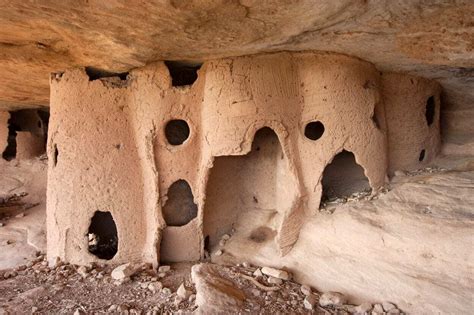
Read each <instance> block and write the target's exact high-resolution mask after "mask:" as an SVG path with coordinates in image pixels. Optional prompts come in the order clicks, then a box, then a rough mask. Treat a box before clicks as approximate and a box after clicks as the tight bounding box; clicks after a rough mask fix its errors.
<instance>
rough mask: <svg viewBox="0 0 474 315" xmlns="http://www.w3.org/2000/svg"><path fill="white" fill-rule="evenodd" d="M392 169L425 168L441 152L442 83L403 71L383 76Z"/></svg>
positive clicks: (390, 167)
mask: <svg viewBox="0 0 474 315" xmlns="http://www.w3.org/2000/svg"><path fill="white" fill-rule="evenodd" d="M382 83H383V94H384V103H385V114H386V118H387V128H388V142H389V150H388V154H389V161H390V163H389V171H390V172H393V171H395V170H412V169H419V168H423V167H425V166H426V165H427V164H428V163H429V162H430V161H431V160H432V159H433V158H434V157H435V156H436V155H437V153H438V152H439V150H440V146H441V133H440V86H439V84H437V83H436V82H434V81H431V80H427V79H424V78H419V77H414V76H410V75H406V74H400V73H384V74H383V75H382Z"/></svg>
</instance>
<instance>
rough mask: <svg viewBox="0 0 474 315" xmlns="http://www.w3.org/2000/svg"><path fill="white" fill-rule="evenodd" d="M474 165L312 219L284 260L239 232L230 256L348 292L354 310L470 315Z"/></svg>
mask: <svg viewBox="0 0 474 315" xmlns="http://www.w3.org/2000/svg"><path fill="white" fill-rule="evenodd" d="M473 166H474V163H473V161H472V158H470V159H468V160H466V163H465V164H464V163H463V166H462V167H461V168H460V170H461V169H464V171H460V170H454V171H449V172H445V173H437V174H420V175H418V176H414V177H404V178H402V179H400V182H397V183H392V185H393V186H394V189H393V190H392V191H390V192H389V193H387V194H386V195H382V196H380V198H379V199H378V200H376V201H373V202H359V203H351V204H350V203H347V204H345V205H343V206H341V207H340V208H339V209H336V211H335V212H334V213H333V214H332V215H326V214H319V215H315V216H313V217H311V218H308V220H307V221H306V223H305V225H304V226H303V228H302V230H301V233H300V237H299V239H298V241H297V243H296V244H295V246H294V248H293V249H292V251H291V252H290V253H289V254H288V255H287V256H285V257H283V258H276V255H275V254H274V252H275V251H276V248H275V247H274V245H272V243H265V244H256V243H255V242H252V241H251V240H249V239H248V234H246V233H245V232H246V231H243V233H242V234H240V231H239V230H237V232H236V233H235V234H234V235H233V236H232V240H233V241H232V242H231V243H229V244H228V245H227V246H226V247H225V250H226V252H228V253H229V255H234V256H236V257H238V259H239V260H240V261H250V262H251V263H253V264H258V265H268V264H273V265H275V266H276V267H286V268H288V269H289V270H290V271H291V272H292V273H293V275H294V278H295V279H296V281H301V282H304V283H308V284H311V285H312V286H313V287H314V288H315V289H317V290H319V291H337V292H341V293H343V294H344V295H346V296H347V297H348V298H349V300H350V301H351V303H358V302H364V301H368V300H370V301H379V302H380V303H381V302H383V301H387V300H388V301H392V302H394V303H395V304H396V305H397V306H398V308H400V309H401V310H404V311H405V312H407V313H413V314H424V313H431V314H434V313H441V314H444V313H456V314H469V313H470V312H471V309H472V307H471V304H470V302H469V301H470V300H471V297H472V284H473V276H472V272H471V270H472V268H473V261H472V250H471V248H470V247H472V246H471V244H473V242H474V237H473V234H472V233H471V231H472V229H473V228H474V224H473V221H472V215H473V208H472V205H473V204H474V194H473V193H472V192H473V191H474V184H473V183H474V169H473ZM276 261H278V264H275V262H276ZM413 301H418V304H416V305H415V304H414V303H413ZM387 305H388V304H387ZM374 309H375V308H374Z"/></svg>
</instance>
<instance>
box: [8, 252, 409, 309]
mask: <svg viewBox="0 0 474 315" xmlns="http://www.w3.org/2000/svg"><path fill="white" fill-rule="evenodd" d="M270 275H273V276H270ZM0 279H1V280H0V314H27V313H34V314H51V313H59V314H72V313H73V314H101V313H122V314H163V313H164V314H171V313H184V314H187V313H192V312H195V311H196V312H197V313H203V314H209V313H259V314H277V313H280V314H282V313H285V314H288V313H291V314H308V313H314V314H350V313H359V314H401V311H400V310H398V309H397V308H396V306H395V305H394V304H392V303H383V304H375V305H372V304H370V303H363V304H362V305H357V306H355V305H350V304H346V299H345V297H344V296H343V295H342V294H339V293H336V292H327V293H324V294H321V293H319V292H317V291H314V290H312V289H311V288H310V287H308V286H305V285H303V286H302V285H300V284H298V283H295V282H293V281H291V274H289V273H288V272H286V271H283V270H277V269H272V268H268V267H265V268H258V267H253V266H250V265H249V264H247V263H243V264H239V265H237V266H220V265H215V264H211V263H196V264H195V265H193V264H192V263H186V264H173V265H172V266H160V267H159V268H158V269H153V268H152V267H151V266H148V265H131V264H126V265H121V266H118V267H116V268H115V269H113V268H112V267H107V266H104V265H91V266H87V267H84V266H82V267H80V266H74V265H70V264H63V263H61V262H60V261H57V262H56V263H55V264H54V266H48V263H47V261H46V259H45V257H44V255H43V254H42V253H38V254H37V257H36V258H35V259H34V260H32V261H29V262H28V263H27V264H26V265H21V266H19V267H17V268H14V269H8V270H3V271H1V272H0Z"/></svg>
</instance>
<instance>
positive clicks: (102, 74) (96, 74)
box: [85, 67, 128, 81]
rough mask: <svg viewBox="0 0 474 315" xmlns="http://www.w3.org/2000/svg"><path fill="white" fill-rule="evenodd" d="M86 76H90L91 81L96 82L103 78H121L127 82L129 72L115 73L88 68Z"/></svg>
mask: <svg viewBox="0 0 474 315" xmlns="http://www.w3.org/2000/svg"><path fill="white" fill-rule="evenodd" d="M85 70H86V74H87V75H88V76H89V81H94V80H98V79H102V78H110V77H119V78H120V80H127V76H128V72H121V73H114V72H110V71H107V70H102V69H98V68H94V67H86V68H85Z"/></svg>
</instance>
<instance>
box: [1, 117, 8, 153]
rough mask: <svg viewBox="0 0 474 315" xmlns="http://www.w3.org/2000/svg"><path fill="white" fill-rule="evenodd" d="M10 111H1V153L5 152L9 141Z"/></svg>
mask: <svg viewBox="0 0 474 315" xmlns="http://www.w3.org/2000/svg"><path fill="white" fill-rule="evenodd" d="M9 118H10V114H9V113H8V112H0V155H1V154H2V153H3V151H4V150H5V148H6V147H7V143H8V119H9Z"/></svg>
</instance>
